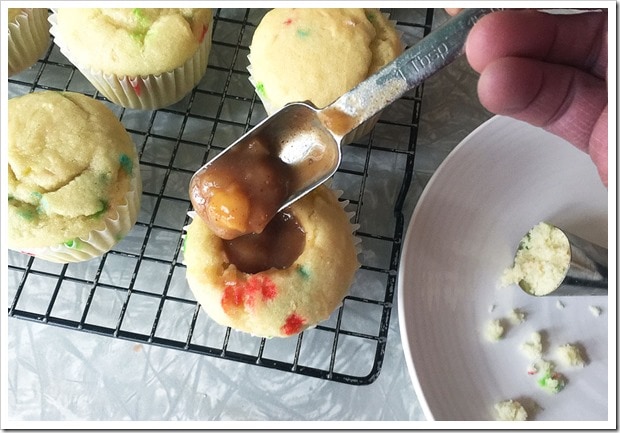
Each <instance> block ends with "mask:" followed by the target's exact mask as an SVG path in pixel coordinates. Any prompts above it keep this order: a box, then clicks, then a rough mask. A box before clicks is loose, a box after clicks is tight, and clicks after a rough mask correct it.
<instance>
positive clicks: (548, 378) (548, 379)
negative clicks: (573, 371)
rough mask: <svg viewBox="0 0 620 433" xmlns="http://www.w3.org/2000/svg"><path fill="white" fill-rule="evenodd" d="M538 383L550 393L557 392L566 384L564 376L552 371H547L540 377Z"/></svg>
mask: <svg viewBox="0 0 620 433" xmlns="http://www.w3.org/2000/svg"><path fill="white" fill-rule="evenodd" d="M538 385H539V386H540V387H541V388H543V389H545V390H546V391H549V392H550V393H552V394H557V393H558V392H560V391H562V390H563V389H564V387H565V386H566V382H565V381H564V376H562V375H561V374H560V373H557V372H554V371H547V372H546V373H545V374H544V375H543V376H542V377H541V378H540V379H538Z"/></svg>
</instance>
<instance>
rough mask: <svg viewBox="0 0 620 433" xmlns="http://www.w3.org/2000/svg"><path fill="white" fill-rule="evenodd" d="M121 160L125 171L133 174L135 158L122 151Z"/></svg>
mask: <svg viewBox="0 0 620 433" xmlns="http://www.w3.org/2000/svg"><path fill="white" fill-rule="evenodd" d="M119 162H120V163H121V167H122V168H123V170H125V173H127V174H129V175H131V172H132V170H133V160H132V159H131V158H130V157H129V156H127V155H125V154H124V153H121V156H120V158H119Z"/></svg>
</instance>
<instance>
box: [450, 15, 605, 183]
mask: <svg viewBox="0 0 620 433" xmlns="http://www.w3.org/2000/svg"><path fill="white" fill-rule="evenodd" d="M457 11H458V10H454V9H453V10H450V11H448V13H450V14H454V13H455V12H457ZM465 51H466V55H467V59H468V61H469V63H470V65H471V66H472V68H473V69H474V70H476V71H477V72H479V73H480V79H479V81H478V96H479V98H480V102H481V103H482V105H483V106H484V107H485V108H487V109H488V110H489V111H491V112H493V113H496V114H501V115H507V116H511V117H514V118H516V119H519V120H523V121H526V122H528V123H531V124H533V125H536V126H540V127H543V128H544V129H546V130H548V131H550V132H551V133H553V134H556V135H558V136H560V137H562V138H564V139H566V140H567V141H569V142H570V143H572V144H574V145H575V146H576V147H577V148H579V149H581V150H583V151H584V152H587V153H589V155H590V157H591V158H592V161H593V162H594V164H595V165H596V167H597V169H598V172H599V175H600V177H601V180H602V181H603V183H604V184H605V186H607V173H608V137H607V125H608V116H607V13H606V12H593V13H583V14H578V15H550V14H545V13H541V12H536V11H533V10H509V11H501V12H495V13H492V14H489V15H487V16H485V17H483V18H482V19H480V21H479V22H478V23H476V25H475V26H474V27H473V29H472V30H471V32H470V34H469V36H468V39H467V43H466V46H465Z"/></svg>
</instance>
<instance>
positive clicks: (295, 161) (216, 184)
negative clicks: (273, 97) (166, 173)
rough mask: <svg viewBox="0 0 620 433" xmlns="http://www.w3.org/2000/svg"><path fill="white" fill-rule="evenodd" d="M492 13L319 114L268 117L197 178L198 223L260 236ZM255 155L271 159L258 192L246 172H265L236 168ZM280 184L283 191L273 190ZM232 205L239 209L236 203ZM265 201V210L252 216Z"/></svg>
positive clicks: (470, 13)
mask: <svg viewBox="0 0 620 433" xmlns="http://www.w3.org/2000/svg"><path fill="white" fill-rule="evenodd" d="M494 10H497V9H466V10H464V11H463V12H461V13H460V14H458V15H457V16H455V17H453V18H451V19H450V20H448V21H447V22H446V23H444V24H443V25H442V26H441V27H439V28H438V29H436V30H434V31H433V32H431V33H430V34H429V35H428V36H426V37H425V38H424V39H422V40H421V41H420V42H419V43H418V44H416V45H414V46H413V47H411V48H409V49H407V50H406V51H405V52H404V53H403V54H401V55H400V56H399V57H397V58H396V59H395V60H393V61H392V62H390V63H389V64H387V65H386V66H385V67H384V68H382V69H381V70H379V71H378V72H376V73H375V74H374V75H372V76H370V77H369V78H367V79H366V80H364V81H363V82H361V83H360V84H358V85H357V86H356V87H355V88H354V89H352V90H351V91H349V92H347V93H345V94H344V95H342V96H341V97H340V98H338V99H337V100H336V101H334V102H333V103H332V104H330V105H328V106H327V107H325V108H323V109H317V108H316V107H314V106H313V105H312V104H311V103H308V102H298V103H292V104H289V105H286V106H285V107H284V108H282V109H281V110H279V111H277V112H275V113H274V114H272V115H271V116H269V117H268V118H267V119H265V120H264V121H262V122H261V123H260V124H258V125H257V126H256V127H254V128H253V129H252V130H250V131H249V132H247V133H246V134H245V135H243V136H242V137H241V138H239V139H238V140H237V141H235V142H234V143H233V144H231V145H230V146H229V147H228V148H226V149H225V150H224V151H222V153H220V154H219V155H218V156H217V157H216V158H213V159H212V160H211V161H210V162H208V163H207V164H205V165H204V166H203V167H202V168H200V169H199V170H198V171H197V172H196V173H195V174H194V176H193V177H192V180H191V182H190V198H191V200H192V204H193V205H194V209H195V210H196V212H197V213H198V215H200V216H201V217H202V218H203V220H205V222H206V223H207V224H208V225H209V226H210V227H211V228H212V229H215V230H216V233H218V234H219V235H220V236H222V237H224V238H228V239H230V238H234V237H236V236H240V235H243V234H247V233H260V231H261V230H262V228H263V227H264V226H265V225H266V224H267V222H269V220H270V219H271V218H272V217H273V216H274V215H275V214H276V213H277V212H279V211H282V210H284V209H285V208H286V207H288V206H290V205H291V204H292V203H293V202H294V201H295V200H298V199H299V198H301V197H302V196H304V195H305V194H307V193H308V192H310V191H311V190H312V189H314V188H316V187H317V186H319V185H320V184H321V183H323V182H325V181H326V180H328V179H329V178H330V177H331V176H332V175H333V174H334V173H335V172H336V170H337V168H338V166H339V164H340V160H341V146H342V144H343V143H346V138H347V137H349V136H350V134H351V133H352V132H354V131H356V130H357V129H358V128H360V127H363V125H365V124H366V123H367V122H368V121H369V120H370V119H372V118H373V117H374V116H375V115H377V113H379V112H380V111H381V110H383V109H384V108H385V107H386V106H388V105H390V104H391V103H392V102H394V101H395V100H396V99H398V98H400V97H401V96H402V95H403V94H404V93H405V92H407V91H408V90H410V89H412V88H414V87H416V86H417V85H419V84H421V83H422V82H423V81H424V80H425V79H427V78H428V77H430V76H431V75H433V74H434V73H436V72H437V71H439V70H440V69H442V68H443V67H444V66H446V65H447V64H449V63H451V62H452V61H453V60H455V59H456V58H457V57H459V56H460V55H461V54H462V52H463V47H464V45H465V40H466V38H467V35H468V34H469V30H470V29H471V28H472V27H473V25H474V24H475V23H476V22H477V21H478V19H480V18H481V17H482V16H484V15H486V14H488V13H490V12H492V11H494ZM257 147H260V148H261V154H267V155H268V158H269V159H271V161H266V163H265V164H266V165H268V166H269V167H271V169H270V170H265V171H268V172H269V175H268V176H263V177H261V178H260V179H259V182H258V185H257V184H256V179H255V178H254V176H251V175H250V174H249V173H248V170H250V171H251V170H262V168H261V167H259V166H258V165H257V166H252V164H251V163H249V162H248V163H246V164H239V161H240V160H246V159H247V161H250V159H249V158H244V156H243V153H244V152H245V153H250V152H254V151H256V148H257ZM226 165H227V166H229V170H228V171H229V172H234V173H236V179H235V178H233V177H234V176H224V177H225V179H217V176H212V173H211V171H215V170H213V167H214V166H220V167H222V168H221V171H222V172H225V171H226V170H225V169H224V168H223V167H224V166H226ZM278 167H279V168H278ZM278 182H280V183H281V184H282V185H284V186H283V187H278V188H274V185H275V184H276V183H278ZM248 191H249V192H248ZM226 195H227V196H228V198H226V197H225V196H226ZM268 195H270V197H268ZM214 197H215V198H214ZM237 199H239V200H240V201H241V203H240V204H239V203H234V201H235V200H237ZM263 200H264V201H265V202H269V205H267V206H258V208H260V209H255V208H256V207H257V206H256V204H257V203H258V202H259V201H263ZM214 203H215V204H216V205H215V206H214Z"/></svg>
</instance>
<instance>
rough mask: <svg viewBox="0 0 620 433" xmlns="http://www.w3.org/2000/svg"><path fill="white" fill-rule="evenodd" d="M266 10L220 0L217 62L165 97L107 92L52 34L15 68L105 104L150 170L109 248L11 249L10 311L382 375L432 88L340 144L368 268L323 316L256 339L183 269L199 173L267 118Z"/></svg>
mask: <svg viewBox="0 0 620 433" xmlns="http://www.w3.org/2000/svg"><path fill="white" fill-rule="evenodd" d="M384 12H386V13H389V14H390V18H391V19H393V20H395V21H396V25H397V28H398V29H399V30H400V31H401V32H402V37H403V41H404V42H405V44H406V45H411V44H412V43H414V42H416V41H417V40H419V39H421V38H422V37H423V36H424V35H426V34H427V33H428V32H429V31H430V29H431V24H432V19H433V10H432V9H428V10H427V9H423V10H414V9H390V10H385V11H384ZM264 13H265V10H262V9H217V10H215V11H214V27H213V46H212V50H211V55H210V59H209V66H208V69H207V73H206V74H205V76H204V77H203V79H202V81H201V82H200V83H199V85H198V86H197V87H196V88H195V89H194V90H193V91H192V92H191V94H189V95H188V96H187V97H185V98H184V99H183V100H182V101H180V102H178V103H176V104H174V105H173V106H170V107H166V108H165V109H159V110H153V111H142V110H130V109H123V108H122V107H119V106H116V105H114V104H112V103H110V102H108V101H107V100H106V99H105V98H104V97H103V96H101V95H99V94H98V92H97V91H96V90H95V88H94V87H93V86H92V85H90V83H89V82H88V81H87V80H86V79H85V78H84V77H83V76H82V74H81V73H80V72H79V71H78V70H77V69H76V68H75V67H74V66H73V65H72V64H71V63H70V62H69V61H68V60H67V59H66V58H65V57H64V56H63V55H62V54H61V53H60V51H59V50H58V48H57V47H56V46H55V45H54V44H53V42H52V43H51V44H50V47H49V49H48V50H47V52H46V53H45V55H44V56H43V58H41V59H40V60H39V62H38V63H37V64H36V65H35V66H33V67H31V68H30V69H28V70H27V71H24V72H22V73H20V74H18V75H16V76H14V77H11V78H10V79H9V97H15V96H18V95H22V94H26V93H29V92H33V91H41V90H63V91H74V92H80V93H83V94H87V95H91V96H92V97H94V98H96V99H98V100H101V101H102V102H104V103H105V104H106V105H107V106H108V107H109V108H111V109H112V110H113V111H114V112H115V113H116V114H117V115H118V117H119V119H120V120H121V122H122V123H123V124H124V126H125V127H126V128H127V130H128V132H129V133H130V135H131V136H132V138H133V140H134V142H135V144H136V146H137V148H138V152H139V155H140V168H141V172H142V178H143V197H142V207H141V211H140V214H139V217H138V222H137V223H136V225H135V227H134V228H133V230H132V231H131V232H130V233H129V234H128V236H127V237H126V238H124V239H123V240H122V241H121V242H120V243H119V244H118V245H117V246H116V247H115V248H114V249H113V250H112V251H110V252H109V253H107V254H105V255H104V256H102V257H100V258H98V259H93V260H89V261H87V262H82V263H73V264H65V265H62V264H55V263H50V262H46V261H43V260H41V259H36V258H34V257H30V256H26V255H23V254H20V253H16V252H12V251H9V255H8V257H9V263H8V285H9V287H8V289H9V298H8V299H9V308H8V314H9V316H10V317H12V318H20V319H25V320H31V321H35V322H40V323H43V324H48V325H55V326H60V327H64V328H67V329H71V330H77V331H82V332H90V333H95V334H100V335H105V336H110V337H115V338H120V339H125V340H129V341H133V342H138V343H143V344H152V345H157V346H162V347H168V348H173V349H178V350H183V351H189V352H194V353H199V354H204V355H209V356H214V357H219V358H223V359H228V360H231V361H237V362H243V363H248V364H256V365H257V366H263V367H267V368H273V369H278V370H282V371H287V372H293V373H296V374H302V375H307V376H313V377H318V378H322V379H326V380H332V381H337V382H343V383H348V384H355V385H363V384H369V383H372V382H373V381H374V380H375V379H376V378H377V377H378V375H379V373H380V371H381V365H382V362H383V356H384V352H385V346H386V344H387V332H388V328H389V322H390V313H391V310H392V303H393V299H394V292H395V288H396V278H397V271H398V264H399V259H400V253H401V244H402V240H403V231H404V221H403V212H402V209H403V203H404V200H405V197H406V195H407V191H408V188H409V184H410V182H411V177H412V175H413V163H414V156H415V146H416V140H417V128H418V120H419V117H420V109H421V101H422V86H420V87H418V88H416V89H414V90H412V91H411V92H409V93H408V94H407V95H406V96H404V97H403V98H401V99H400V100H399V101H397V102H395V103H394V104H393V105H392V106H391V107H389V108H387V109H386V110H385V111H384V113H383V115H382V117H381V119H380V120H379V123H378V124H377V126H376V127H375V128H374V130H373V131H372V133H371V134H369V135H368V136H366V137H364V138H362V139H360V140H358V141H356V142H355V143H352V144H350V145H348V146H346V147H345V148H344V151H343V153H344V155H343V162H342V165H341V167H340V168H339V170H338V172H337V173H336V175H335V176H334V179H333V183H332V186H333V187H334V188H336V189H340V190H342V191H343V197H342V198H343V199H346V200H348V202H349V204H348V205H347V210H348V211H352V212H354V213H355V216H354V222H355V223H357V224H359V229H358V230H357V231H356V235H357V236H358V237H359V238H361V240H362V251H361V253H360V261H361V264H362V266H361V269H360V270H359V271H358V273H357V276H356V280H355V282H354V284H353V286H352V288H351V290H350V294H349V295H348V296H347V297H346V298H345V300H344V302H343V304H342V306H341V307H340V308H338V309H337V310H336V311H335V312H334V313H333V314H332V316H331V317H330V318H329V319H328V320H327V321H325V322H322V323H320V324H319V325H318V326H316V327H315V328H312V329H309V330H306V331H305V332H303V333H302V334H300V335H299V336H297V337H291V338H288V339H279V338H275V339H264V338H258V337H252V336H250V335H247V334H244V333H240V332H237V331H234V330H232V329H230V328H225V327H222V326H220V325H217V324H216V323H215V322H213V321H212V320H211V319H210V318H209V317H208V316H207V315H206V314H205V313H204V311H203V310H201V308H200V306H199V305H198V304H197V303H196V301H195V299H194V297H193V295H192V294H191V291H190V290H189V287H188V286H187V283H186V280H185V266H184V264H183V257H182V248H181V247H182V236H183V227H184V226H185V225H186V224H188V222H189V219H188V217H187V212H188V211H189V210H190V209H191V204H190V202H189V197H188V194H187V190H188V184H189V180H190V178H191V176H192V174H193V173H194V171H195V170H197V169H198V168H199V167H200V166H201V165H202V164H203V163H204V162H206V161H207V160H208V159H210V158H211V157H212V156H213V155H214V154H216V153H217V152H218V151H220V150H221V149H222V148H224V147H225V146H226V145H227V144H230V143H232V142H233V141H234V140H236V139H237V138H238V137H239V136H241V135H242V134H243V133H244V132H245V131H247V130H248V129H250V128H251V127H252V126H254V125H255V124H257V123H258V122H259V121H260V120H262V119H263V118H264V117H265V116H266V114H265V111H264V109H263V107H262V104H261V102H260V100H259V99H258V98H257V97H256V95H255V92H254V89H253V88H252V86H251V85H250V83H249V81H248V79H247V78H248V75H249V74H248V72H247V70H246V66H247V58H246V56H247V54H248V53H249V44H250V42H251V37H252V34H253V31H254V29H255V27H256V25H257V24H258V23H259V22H260V19H261V17H262V16H263V15H264Z"/></svg>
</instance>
